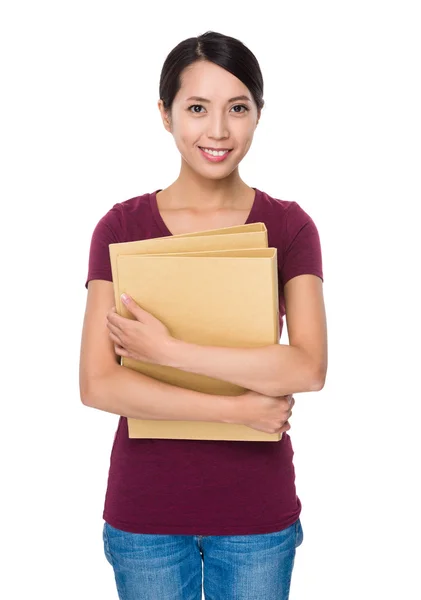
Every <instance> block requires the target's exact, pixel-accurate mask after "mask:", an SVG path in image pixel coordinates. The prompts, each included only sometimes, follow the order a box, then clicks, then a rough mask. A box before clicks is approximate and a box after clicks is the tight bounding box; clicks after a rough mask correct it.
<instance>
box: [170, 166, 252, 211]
mask: <svg viewBox="0 0 421 600" xmlns="http://www.w3.org/2000/svg"><path fill="white" fill-rule="evenodd" d="M183 164H184V161H183ZM165 192H166V194H167V198H168V202H169V204H170V206H171V208H173V209H184V210H192V211H202V210H203V211H204V212H209V211H217V210H223V209H226V210H229V209H241V208H242V207H244V208H248V206H249V202H250V196H251V195H254V190H253V189H252V188H251V187H250V186H248V185H247V184H246V183H244V181H243V180H242V179H241V178H240V175H239V173H238V168H237V169H235V170H234V171H233V172H232V173H230V175H228V177H224V178H223V179H210V178H205V177H201V176H200V175H198V174H197V173H196V172H194V171H192V170H191V169H190V167H189V166H188V165H187V164H186V165H185V168H183V167H182V168H181V171H180V174H179V176H178V178H177V179H176V180H175V181H174V183H172V184H171V185H170V186H169V187H168V188H166V190H165Z"/></svg>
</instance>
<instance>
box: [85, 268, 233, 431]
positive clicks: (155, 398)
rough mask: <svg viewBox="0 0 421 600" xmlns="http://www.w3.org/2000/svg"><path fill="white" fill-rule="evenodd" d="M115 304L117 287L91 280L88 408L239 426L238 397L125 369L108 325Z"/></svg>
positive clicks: (87, 334) (87, 321) (87, 336)
mask: <svg viewBox="0 0 421 600" xmlns="http://www.w3.org/2000/svg"><path fill="white" fill-rule="evenodd" d="M113 305H114V292H113V284H112V283H111V282H109V281H102V280H92V281H90V283H89V286H88V298H87V303H86V311H85V317H84V323H83V331H82V342H81V353H80V365H79V387H80V397H81V401H82V403H83V404H84V405H86V406H90V407H92V408H97V409H99V410H104V411H106V412H110V413H114V414H117V415H122V416H125V417H130V418H134V419H163V420H186V421H188V420H191V421H217V422H234V421H235V414H234V408H236V406H235V403H234V400H235V398H232V397H225V396H217V395H213V394H204V393H200V392H196V391H193V390H187V389H184V388H179V387H177V386H172V385H169V384H167V383H164V382H160V381H157V380H155V379H153V378H152V377H147V376H146V375H143V374H142V373H138V372H136V371H133V370H131V369H127V368H125V367H121V366H120V365H119V364H118V362H119V357H116V355H115V353H114V347H113V343H112V342H111V341H110V338H109V334H108V329H107V326H106V314H107V311H108V310H109V309H110V308H111V307H112V306H113ZM237 398H238V397H237Z"/></svg>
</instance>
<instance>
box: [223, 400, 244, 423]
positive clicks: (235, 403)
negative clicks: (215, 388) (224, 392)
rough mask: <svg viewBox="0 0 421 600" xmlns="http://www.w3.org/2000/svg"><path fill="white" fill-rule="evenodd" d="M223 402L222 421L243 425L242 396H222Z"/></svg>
mask: <svg viewBox="0 0 421 600" xmlns="http://www.w3.org/2000/svg"><path fill="white" fill-rule="evenodd" d="M220 398H221V402H222V410H221V414H222V418H221V422H222V423H229V424H230V425H241V412H242V411H241V398H242V395H240V396H220Z"/></svg>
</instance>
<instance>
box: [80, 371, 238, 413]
mask: <svg viewBox="0 0 421 600" xmlns="http://www.w3.org/2000/svg"><path fill="white" fill-rule="evenodd" d="M234 400H235V398H231V397H229V396H218V395H213V394H205V393H201V392H196V391H194V390H188V389H185V388H181V387H177V386H173V385H171V384H168V383H164V382H161V381H158V380H156V379H154V378H152V377H148V376H147V375H143V374H142V373H139V372H137V371H134V370H132V369H129V368H127V367H123V366H120V365H116V368H115V369H113V370H112V371H111V372H110V373H109V374H107V375H106V376H102V377H98V378H97V379H96V380H94V381H92V382H91V383H90V385H89V386H88V391H87V392H86V395H85V397H84V398H83V400H82V401H83V403H84V404H85V405H87V406H90V407H92V408H97V409H99V410H103V411H106V412H109V413H114V414H117V415H121V416H124V417H129V418H133V419H152V420H169V421H172V420H175V421H215V422H220V423H230V422H233V419H234V418H235V414H236V413H235V412H234V408H235V406H234V402H233V401H234Z"/></svg>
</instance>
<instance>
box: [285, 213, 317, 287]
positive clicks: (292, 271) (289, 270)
mask: <svg viewBox="0 0 421 600" xmlns="http://www.w3.org/2000/svg"><path fill="white" fill-rule="evenodd" d="M284 248H285V251H284V256H283V262H282V267H281V269H280V279H281V283H282V285H283V286H284V285H285V284H286V283H287V281H289V280H290V279H292V278H293V277H296V276H297V275H305V274H311V275H317V276H318V277H320V279H321V280H322V281H323V263H322V251H321V244H320V237H319V232H318V230H317V227H316V225H315V223H314V221H313V219H312V218H311V217H310V215H309V214H307V213H306V211H305V210H303V209H302V208H301V206H300V205H299V204H298V203H297V202H291V205H290V206H289V208H288V210H287V211H286V214H285V246H284Z"/></svg>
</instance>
